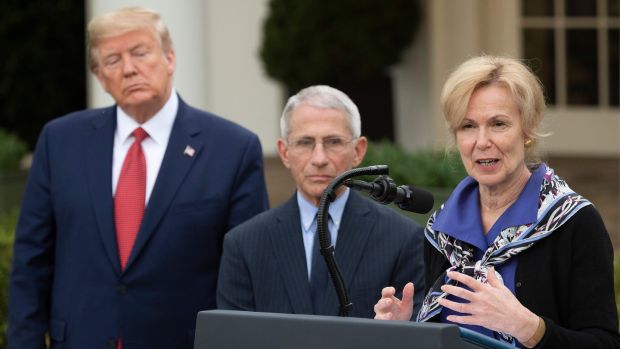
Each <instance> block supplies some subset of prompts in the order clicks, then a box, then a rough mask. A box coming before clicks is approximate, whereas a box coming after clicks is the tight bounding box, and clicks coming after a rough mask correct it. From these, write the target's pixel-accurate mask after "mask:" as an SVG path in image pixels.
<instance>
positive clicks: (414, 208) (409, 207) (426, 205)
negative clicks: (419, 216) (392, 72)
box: [398, 185, 435, 213]
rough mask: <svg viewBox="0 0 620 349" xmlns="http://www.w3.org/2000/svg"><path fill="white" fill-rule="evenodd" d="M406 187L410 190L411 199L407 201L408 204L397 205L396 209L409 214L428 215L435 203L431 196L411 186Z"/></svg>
mask: <svg viewBox="0 0 620 349" xmlns="http://www.w3.org/2000/svg"><path fill="white" fill-rule="evenodd" d="M407 187H408V188H409V190H411V193H412V195H411V197H412V199H411V200H408V202H402V203H400V204H398V207H399V208H401V209H403V210H405V211H409V212H415V213H428V212H429V211H430V210H431V209H432V208H433V204H434V203H435V199H434V198H433V194H431V193H430V192H428V191H426V190H423V189H420V188H416V187H414V186H412V185H408V186H407Z"/></svg>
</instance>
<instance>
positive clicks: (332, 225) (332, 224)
mask: <svg viewBox="0 0 620 349" xmlns="http://www.w3.org/2000/svg"><path fill="white" fill-rule="evenodd" d="M348 198H349V188H346V190H345V191H344V193H342V195H340V196H338V197H337V198H336V200H334V202H332V203H331V204H330V205H329V217H330V219H329V221H328V228H329V233H330V234H329V235H330V238H331V243H332V245H333V246H334V247H335V246H336V240H337V239H338V229H339V228H340V221H341V220H342V214H343V212H344V206H345V204H346V203H347V199H348ZM297 204H298V205H299V214H300V218H301V232H302V236H303V239H304V248H305V250H306V266H307V267H308V280H310V275H311V272H312V249H313V248H314V235H315V234H316V233H317V229H316V225H317V222H316V214H317V213H318V211H319V208H318V207H316V206H314V205H313V204H312V203H310V202H309V201H307V200H306V198H304V196H303V195H302V194H301V193H300V192H299V191H298V192H297Z"/></svg>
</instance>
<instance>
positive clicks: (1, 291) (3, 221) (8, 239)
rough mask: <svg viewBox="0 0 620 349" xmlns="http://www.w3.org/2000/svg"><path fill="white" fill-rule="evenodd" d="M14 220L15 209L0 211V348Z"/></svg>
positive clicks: (2, 345)
mask: <svg viewBox="0 0 620 349" xmlns="http://www.w3.org/2000/svg"><path fill="white" fill-rule="evenodd" d="M16 222H17V209H13V210H11V212H9V213H0V348H5V347H6V328H7V318H8V283H9V272H10V270H11V259H12V257H13V238H14V232H15V224H16Z"/></svg>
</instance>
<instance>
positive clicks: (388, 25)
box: [260, 0, 421, 93]
mask: <svg viewBox="0 0 620 349" xmlns="http://www.w3.org/2000/svg"><path fill="white" fill-rule="evenodd" d="M420 14H421V10H420V5H419V3H418V0H373V1H359V0H338V1H331V0H297V1H290V0H270V1H269V12H268V14H267V18H266V19H265V22H264V25H263V42H262V44H261V48H260V57H261V59H262V62H263V66H264V68H265V71H266V73H267V75H269V76H270V77H272V78H274V79H275V80H278V81H279V82H281V83H283V84H284V85H285V86H286V87H287V88H288V90H289V92H293V93H294V92H297V90H299V89H300V88H302V87H306V86H309V85H314V84H317V83H323V84H325V83H328V84H330V85H338V83H341V82H351V81H354V82H359V81H365V80H367V79H368V78H374V77H377V76H383V74H385V73H386V72H387V69H388V67H390V66H392V65H393V64H395V63H397V62H398V61H399V60H400V57H401V55H402V53H403V51H404V50H405V49H406V48H407V47H408V45H409V44H410V42H411V40H412V38H413V35H414V33H415V30H416V27H417V23H418V22H419V18H420Z"/></svg>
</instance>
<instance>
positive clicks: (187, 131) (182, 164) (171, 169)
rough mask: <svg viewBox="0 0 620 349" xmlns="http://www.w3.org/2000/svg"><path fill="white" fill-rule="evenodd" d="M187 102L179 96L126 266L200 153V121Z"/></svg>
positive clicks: (153, 227)
mask: <svg viewBox="0 0 620 349" xmlns="http://www.w3.org/2000/svg"><path fill="white" fill-rule="evenodd" d="M188 109H189V108H188V106H187V105H186V104H185V103H184V102H183V101H182V100H181V99H180V98H179V110H178V112H177V116H176V119H175V121H174V125H173V127H172V132H171V134H170V139H169V141H168V146H167V148H166V152H165V154H164V158H163V160H162V164H161V167H160V169H159V173H158V174H157V179H156V181H155V185H154V187H153V192H152V193H151V197H150V199H149V202H148V204H147V207H146V209H145V211H144V218H143V220H142V225H141V226H140V232H139V233H138V236H137V238H136V242H135V244H134V247H133V249H132V251H131V255H130V256H129V260H128V261H127V266H126V268H125V270H127V269H129V268H130V267H131V264H132V263H133V261H134V260H135V259H136V257H137V256H138V255H139V253H140V251H141V250H142V249H143V248H144V246H145V245H146V243H147V242H148V240H149V239H150V237H151V236H152V235H153V232H154V231H155V230H156V227H157V225H158V224H159V222H160V220H161V219H162V218H163V217H164V216H165V213H166V211H167V209H168V207H169V206H170V204H171V203H172V201H173V199H174V195H175V194H176V192H177V189H178V187H179V186H180V185H181V183H183V180H184V179H185V177H186V175H187V173H188V172H189V170H190V169H191V168H192V165H193V164H194V162H195V161H196V159H197V158H198V157H200V155H201V150H202V147H203V144H202V142H200V141H198V140H197V139H195V138H194V137H195V136H196V135H197V134H198V133H200V125H199V124H198V120H195V116H194V115H192V114H191V113H189V112H188ZM187 146H190V147H191V148H193V150H194V153H193V155H192V156H189V155H187V154H185V149H186V147H187Z"/></svg>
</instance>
